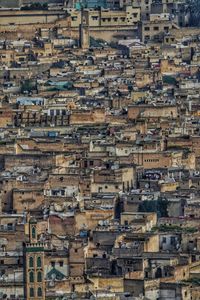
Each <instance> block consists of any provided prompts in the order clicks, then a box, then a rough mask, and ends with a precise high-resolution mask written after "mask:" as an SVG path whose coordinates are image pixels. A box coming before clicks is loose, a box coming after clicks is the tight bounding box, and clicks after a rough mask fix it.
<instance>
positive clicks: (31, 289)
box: [30, 287, 34, 298]
mask: <svg viewBox="0 0 200 300" xmlns="http://www.w3.org/2000/svg"><path fill="white" fill-rule="evenodd" d="M30 297H31V298H33V297H34V288H32V287H31V288H30Z"/></svg>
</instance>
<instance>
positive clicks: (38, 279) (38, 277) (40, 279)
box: [37, 272, 42, 282]
mask: <svg viewBox="0 0 200 300" xmlns="http://www.w3.org/2000/svg"><path fill="white" fill-rule="evenodd" d="M37 282H42V272H38V273H37Z"/></svg>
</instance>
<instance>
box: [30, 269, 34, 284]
mask: <svg viewBox="0 0 200 300" xmlns="http://www.w3.org/2000/svg"><path fill="white" fill-rule="evenodd" d="M29 281H30V282H34V273H33V272H32V271H31V272H30V273H29Z"/></svg>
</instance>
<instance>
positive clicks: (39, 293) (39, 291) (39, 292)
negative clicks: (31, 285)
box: [37, 287, 42, 297]
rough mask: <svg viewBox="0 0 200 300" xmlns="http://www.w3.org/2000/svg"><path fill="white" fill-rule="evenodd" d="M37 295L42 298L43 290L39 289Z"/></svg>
mask: <svg viewBox="0 0 200 300" xmlns="http://www.w3.org/2000/svg"><path fill="white" fill-rule="evenodd" d="M37 295H38V297H42V288H41V287H39V288H38V291H37Z"/></svg>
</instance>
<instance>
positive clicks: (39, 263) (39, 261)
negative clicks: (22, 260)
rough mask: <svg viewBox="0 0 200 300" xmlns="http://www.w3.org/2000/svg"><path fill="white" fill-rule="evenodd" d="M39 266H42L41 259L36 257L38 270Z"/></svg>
mask: <svg viewBox="0 0 200 300" xmlns="http://www.w3.org/2000/svg"><path fill="white" fill-rule="evenodd" d="M41 266H42V261H41V257H40V256H38V258H37V267H38V268H41Z"/></svg>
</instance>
